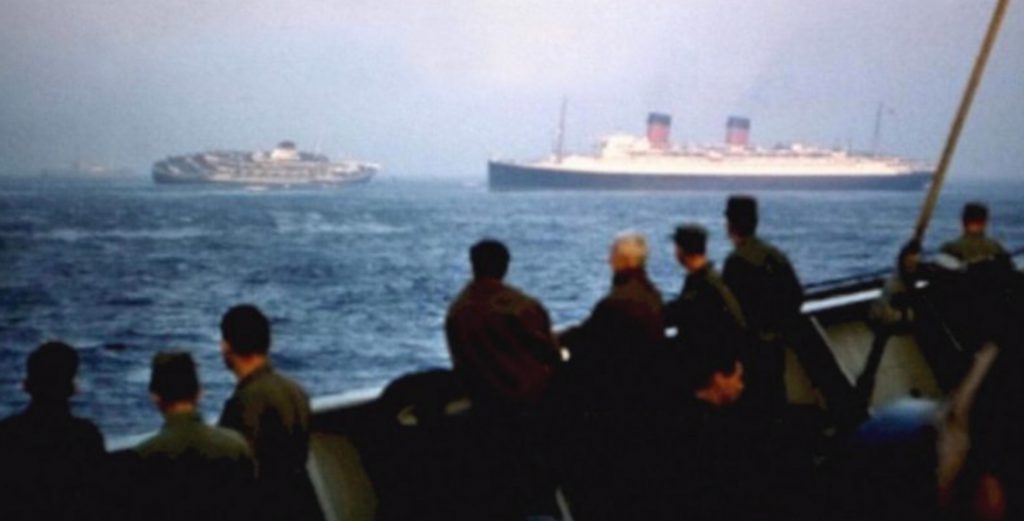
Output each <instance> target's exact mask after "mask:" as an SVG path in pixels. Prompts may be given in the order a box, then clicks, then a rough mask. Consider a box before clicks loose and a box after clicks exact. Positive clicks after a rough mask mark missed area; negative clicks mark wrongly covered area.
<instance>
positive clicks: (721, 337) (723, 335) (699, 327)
mask: <svg viewBox="0 0 1024 521" xmlns="http://www.w3.org/2000/svg"><path fill="white" fill-rule="evenodd" d="M665 325H666V326H667V327H675V328H676V329H677V330H678V332H677V335H676V339H677V341H678V342H679V343H680V344H681V345H682V346H683V347H685V348H688V349H710V348H714V347H715V346H718V345H721V344H723V343H728V344H730V345H732V347H733V349H735V350H736V352H737V354H739V353H740V352H741V351H742V350H743V349H744V346H743V339H744V334H745V333H744V330H745V329H746V321H745V320H744V318H743V311H741V310H740V305H739V303H738V302H737V301H736V297H734V296H733V294H732V291H730V290H729V288H727V287H726V286H725V283H724V282H722V278H721V277H720V276H719V275H718V272H717V271H715V269H714V268H713V267H712V266H711V265H710V264H708V265H706V266H705V267H704V268H702V269H700V270H697V271H695V272H693V273H690V274H689V275H687V276H686V282H685V283H684V284H683V290H682V292H681V293H680V294H679V297H678V298H676V299H675V300H673V301H672V302H670V303H669V304H668V305H667V306H665Z"/></svg>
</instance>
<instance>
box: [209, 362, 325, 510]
mask: <svg viewBox="0 0 1024 521" xmlns="http://www.w3.org/2000/svg"><path fill="white" fill-rule="evenodd" d="M309 421H310V407H309V397H308V396H307V395H306V393H305V391H303V390H302V388H301V387H300V386H299V385H298V384H297V383H295V382H293V381H292V380H290V379H289V378H287V377H285V376H283V375H281V374H280V373H278V372H276V371H275V370H274V369H273V368H272V367H271V366H270V365H269V364H267V365H265V366H263V367H261V368H259V369H257V370H256V371H254V372H252V373H251V374H249V375H248V376H246V377H245V378H244V379H242V381H240V382H238V385H237V386H236V387H235V392H234V394H232V395H231V397H230V398H228V400H227V402H226V403H225V404H224V411H223V413H221V417H220V422H219V423H220V426H222V427H226V428H228V429H232V430H235V431H238V432H239V433H241V434H242V436H244V437H245V439H246V441H248V442H249V446H250V447H251V448H252V452H253V455H254V456H255V458H256V476H257V478H256V481H257V492H256V493H257V494H258V497H259V499H260V500H261V501H262V502H263V503H264V504H265V505H266V509H264V511H263V513H265V514H267V517H268V518H274V517H275V516H280V517H281V518H283V517H287V518H289V519H320V518H321V515H320V511H319V506H318V504H317V503H316V496H315V494H314V491H313V485H312V482H311V481H310V479H309V475H308V473H307V472H306V459H307V457H308V455H309Z"/></svg>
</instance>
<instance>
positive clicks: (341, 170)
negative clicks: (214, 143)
mask: <svg viewBox="0 0 1024 521" xmlns="http://www.w3.org/2000/svg"><path fill="white" fill-rule="evenodd" d="M379 169H380V166H379V165H376V164H373V163H365V162H360V161H335V162H331V161H330V160H328V158H327V156H324V155H321V154H314V153H309V152H300V151H299V150H298V149H297V148H296V147H295V144H294V143H292V142H290V141H284V142H282V143H280V144H279V145H278V146H277V147H276V148H274V149H273V150H271V151H269V152H263V151H259V152H239V151H211V152H202V153H198V154H191V155H183V156H174V157H169V158H167V159H164V160H162V161H158V162H156V163H155V164H154V165H153V179H154V180H155V181H156V182H158V183H176V184H182V183H200V184H228V185H246V186H299V185H341V184H349V183H355V182H362V181H368V180H369V179H370V178H371V177H373V175H374V174H375V173H376V172H377V171H378V170H379Z"/></svg>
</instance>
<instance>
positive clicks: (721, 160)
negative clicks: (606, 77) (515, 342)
mask: <svg viewBox="0 0 1024 521" xmlns="http://www.w3.org/2000/svg"><path fill="white" fill-rule="evenodd" d="M671 124H672V118H671V116H669V115H668V114H662V113H657V112H654V113H651V114H650V115H649V116H648V119H647V135H646V136H645V137H637V136H632V135H623V134H619V135H612V136H609V137H606V138H604V139H602V140H601V141H600V143H599V144H598V147H597V153H596V154H593V155H581V154H570V155H563V154H562V153H561V151H560V149H561V145H560V144H559V145H558V149H559V151H556V153H555V154H553V155H552V156H551V157H549V158H547V159H544V160H541V161H536V162H525V163H519V162H514V161H497V160H492V161H490V162H489V163H488V179H489V183H490V187H491V189H492V190H528V189H612V190H614V189H627V190H628V189H637V190H663V189H664V190H690V189H720V190H769V189H781V190H845V189H882V190H920V189H921V188H924V187H925V186H927V185H928V182H929V181H930V179H931V177H932V173H933V170H934V168H933V167H932V166H931V165H927V164H924V163H921V162H917V161H912V160H909V159H905V158H901V157H895V156H887V155H878V154H868V153H859V152H852V151H848V150H842V149H827V148H820V147H814V146H807V145H801V144H789V145H778V146H775V147H771V148H764V147H759V146H755V145H752V144H751V143H750V141H749V136H750V119H748V118H745V117H736V116H733V117H729V118H728V121H727V123H726V137H725V143H723V144H721V145H712V146H694V145H678V144H673V143H672V142H671V141H669V132H670V129H671ZM559 141H561V138H560V139H559Z"/></svg>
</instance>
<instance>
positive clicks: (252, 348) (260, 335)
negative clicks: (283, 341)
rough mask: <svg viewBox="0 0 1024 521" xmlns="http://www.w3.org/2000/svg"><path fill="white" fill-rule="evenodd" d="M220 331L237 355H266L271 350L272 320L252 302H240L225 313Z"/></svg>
mask: <svg viewBox="0 0 1024 521" xmlns="http://www.w3.org/2000/svg"><path fill="white" fill-rule="evenodd" d="M220 333H221V337H222V338H223V339H224V342H226V343H227V344H228V345H229V347H230V350H231V351H232V352H233V353H234V354H237V355H241V356H249V355H265V354H267V352H268V351H269V350H270V321H269V320H267V317H266V316H264V315H263V312H262V311H260V310H259V308H257V307H256V306H254V305H252V304H239V305H237V306H235V307H233V308H231V309H229V310H228V311H227V313H224V317H223V318H221V321H220Z"/></svg>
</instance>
